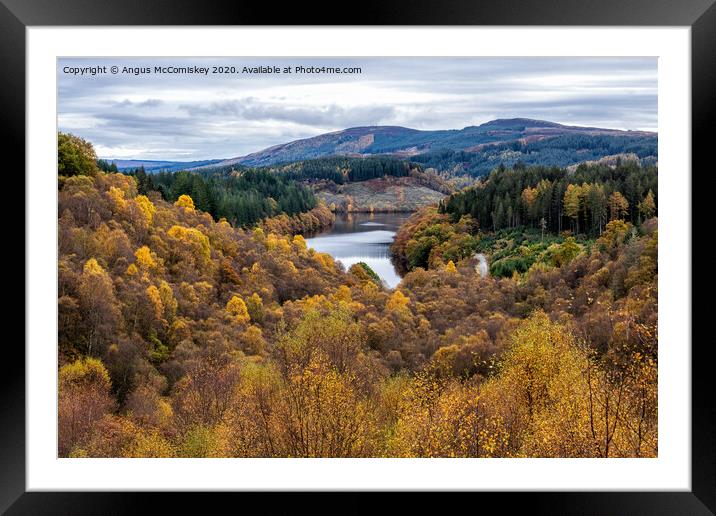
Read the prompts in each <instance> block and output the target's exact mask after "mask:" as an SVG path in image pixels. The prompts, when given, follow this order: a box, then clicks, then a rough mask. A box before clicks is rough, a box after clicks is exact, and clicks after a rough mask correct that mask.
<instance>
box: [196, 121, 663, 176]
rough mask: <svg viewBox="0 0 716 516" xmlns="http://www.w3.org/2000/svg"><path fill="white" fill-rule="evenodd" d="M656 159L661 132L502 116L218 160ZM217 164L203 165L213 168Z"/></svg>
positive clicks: (461, 162) (349, 135)
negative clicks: (459, 126) (474, 123)
mask: <svg viewBox="0 0 716 516" xmlns="http://www.w3.org/2000/svg"><path fill="white" fill-rule="evenodd" d="M619 153H634V154H636V155H637V156H639V157H640V158H646V157H654V158H655V157H656V155H657V134H656V133H653V132H648V131H622V130H617V129H605V128H598V127H579V126H568V125H562V124H558V123H555V122H549V121H545V120H532V119H528V118H512V119H498V120H493V121H491V122H487V123H484V124H482V125H479V126H469V127H465V128H464V129H459V130H458V129H451V130H437V131H420V130H417V129H410V128H406V127H397V126H366V127H352V128H349V129H345V130H342V131H336V132H332V133H326V134H321V135H318V136H314V137H312V138H305V139H301V140H295V141H292V142H288V143H283V144H280V145H275V146H272V147H269V148H267V149H264V150H261V151H258V152H254V153H251V154H247V155H245V156H239V157H235V158H231V159H228V160H224V161H220V162H218V163H216V164H215V165H216V166H230V165H248V166H269V165H274V164H277V163H288V162H292V161H299V160H306V159H313V158H319V157H323V156H334V155H341V156H355V157H364V156H371V155H376V154H389V155H394V156H397V157H409V158H411V160H415V161H418V162H422V163H425V164H426V165H427V166H432V167H435V168H439V169H441V170H449V169H453V168H455V166H458V170H455V172H460V171H461V170H460V169H462V172H466V173H470V174H472V175H482V174H484V173H487V172H489V171H490V170H491V169H492V168H494V167H496V166H497V165H499V164H500V163H503V164H505V165H506V166H510V165H513V164H514V163H516V162H518V161H522V162H525V163H528V164H545V165H546V164H549V165H556V166H566V165H570V164H574V163H579V162H583V161H588V160H597V159H600V158H602V157H603V156H606V155H613V154H619ZM213 165H214V164H210V165H205V166H213Z"/></svg>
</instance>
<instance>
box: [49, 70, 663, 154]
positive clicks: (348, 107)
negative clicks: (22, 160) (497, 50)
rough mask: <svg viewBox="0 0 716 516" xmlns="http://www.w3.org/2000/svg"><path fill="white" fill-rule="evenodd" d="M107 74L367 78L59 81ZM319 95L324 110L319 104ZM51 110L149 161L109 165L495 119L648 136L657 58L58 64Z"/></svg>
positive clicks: (105, 143) (66, 125) (100, 141)
mask: <svg viewBox="0 0 716 516" xmlns="http://www.w3.org/2000/svg"><path fill="white" fill-rule="evenodd" d="M115 64H116V65H118V66H123V65H126V66H138V67H143V66H153V65H156V64H164V65H168V64H174V65H182V66H191V65H201V66H207V65H209V66H211V65H212V64H217V65H220V64H221V65H228V66H232V65H233V66H237V67H243V66H257V65H271V64H275V65H277V66H281V67H283V66H295V65H297V64H302V65H306V66H311V65H326V66H359V67H361V68H362V69H363V72H362V73H361V74H360V75H292V76H277V75H250V76H248V75H247V76H243V75H240V76H236V75H217V76H206V77H205V76H178V75H147V76H135V75H128V76H122V75H110V74H107V75H97V76H89V77H88V76H85V77H77V76H72V75H68V74H64V73H62V68H63V67H64V66H67V65H70V66H92V65H106V66H109V65H115ZM355 83H358V84H360V85H361V86H362V87H363V88H364V89H363V90H361V91H367V92H368V93H365V94H360V95H361V97H360V98H356V95H351V94H346V93H344V92H343V88H345V87H347V86H352V85H354V84H355ZM319 91H320V92H321V93H320V94H319V93H318V92H319ZM324 93H326V94H328V96H330V98H328V97H322V96H320V95H323V94H324ZM58 98H59V103H58V119H59V126H60V128H61V129H62V130H67V131H70V132H74V133H76V134H79V135H80V136H83V137H86V138H88V139H89V140H90V141H92V142H93V143H95V144H96V145H98V146H100V147H102V148H104V149H120V148H125V149H148V150H146V151H142V152H145V153H146V154H143V155H141V156H126V155H123V156H116V157H135V158H145V157H146V158H155V159H156V158H160V159H206V158H216V157H232V156H238V155H242V154H247V153H249V152H253V151H257V150H260V149H262V148H265V147H269V146H271V145H275V144H279V143H284V142H286V141H290V140H294V139H298V138H306V137H310V136H315V135H317V134H321V133H323V132H328V131H333V130H338V129H343V128H346V127H351V126H358V125H373V124H390V125H403V126H406V127H414V128H416V129H459V128H462V127H465V126H468V125H476V124H479V123H483V122H486V121H488V120H490V119H494V118H508V117H530V118H543V119H548V120H553V121H555V122H560V123H565V124H574V125H592V126H604V127H613V128H623V129H654V128H656V126H657V61H656V58H653V57H630V58H609V57H602V58H592V57H589V58H574V57H569V58H522V57H509V58H467V57H439V58H400V57H395V58H355V57H351V58H317V57H314V58H201V57H199V58H140V59H136V58H66V59H60V60H59V61H58ZM131 99H147V100H131ZM110 152H111V151H110ZM117 152H119V150H118V151H117ZM106 157H115V156H106Z"/></svg>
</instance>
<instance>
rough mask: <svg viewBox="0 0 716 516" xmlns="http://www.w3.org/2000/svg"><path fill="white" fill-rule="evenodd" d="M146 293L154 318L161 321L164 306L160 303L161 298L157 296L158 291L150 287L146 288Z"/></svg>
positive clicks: (152, 286)
mask: <svg viewBox="0 0 716 516" xmlns="http://www.w3.org/2000/svg"><path fill="white" fill-rule="evenodd" d="M146 292H147V297H148V298H149V302H150V303H151V304H152V307H153V308H154V317H155V318H157V319H161V318H162V315H163V314H164V304H163V303H162V297H161V295H160V294H159V289H158V288H157V287H155V286H154V285H150V286H148V287H147V290H146Z"/></svg>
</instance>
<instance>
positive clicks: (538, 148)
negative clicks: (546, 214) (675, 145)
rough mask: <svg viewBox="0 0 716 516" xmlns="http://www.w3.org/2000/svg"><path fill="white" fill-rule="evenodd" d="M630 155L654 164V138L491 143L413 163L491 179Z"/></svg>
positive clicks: (564, 138) (446, 151) (428, 154)
mask: <svg viewBox="0 0 716 516" xmlns="http://www.w3.org/2000/svg"><path fill="white" fill-rule="evenodd" d="M619 154H631V155H633V156H635V157H637V158H639V159H640V160H641V161H642V162H643V164H647V165H648V164H652V163H654V162H655V161H656V156H657V155H658V145H657V141H656V139H655V138H653V137H648V136H644V137H634V136H629V137H627V136H606V135H605V136H588V135H577V134H571V135H559V136H555V137H552V138H544V139H539V140H536V141H529V142H528V141H521V140H519V139H518V140H514V141H511V142H504V143H502V142H500V143H490V144H484V145H482V146H481V149H480V150H479V151H470V150H453V149H436V150H432V151H430V152H426V153H423V154H418V155H416V156H412V157H411V158H410V159H411V161H413V162H415V163H417V164H419V165H422V166H423V167H425V168H435V169H437V170H440V171H444V172H448V173H449V174H450V175H452V176H460V175H470V176H474V177H480V176H485V175H488V174H489V173H490V172H491V171H492V170H494V169H495V168H496V167H499V166H500V165H504V166H506V167H513V166H515V165H517V166H519V165H528V166H529V165H532V166H535V165H550V166H557V167H566V166H567V165H571V164H573V163H574V162H575V157H577V156H578V157H579V161H590V160H597V159H599V158H601V157H603V156H614V155H619Z"/></svg>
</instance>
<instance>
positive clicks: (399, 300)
mask: <svg viewBox="0 0 716 516" xmlns="http://www.w3.org/2000/svg"><path fill="white" fill-rule="evenodd" d="M409 304H410V298H409V297H407V296H406V295H405V294H403V293H402V292H401V291H400V290H396V291H395V292H393V294H392V295H391V296H390V298H389V299H388V303H387V304H386V305H385V307H386V308H387V309H388V311H390V312H404V311H407V310H408V305H409Z"/></svg>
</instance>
